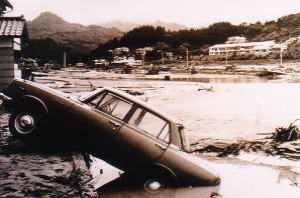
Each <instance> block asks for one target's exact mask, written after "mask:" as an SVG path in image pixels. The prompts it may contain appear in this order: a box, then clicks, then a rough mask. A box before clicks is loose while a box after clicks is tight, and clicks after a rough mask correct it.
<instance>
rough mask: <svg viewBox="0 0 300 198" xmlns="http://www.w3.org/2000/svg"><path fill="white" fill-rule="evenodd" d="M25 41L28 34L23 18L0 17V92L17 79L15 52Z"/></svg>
mask: <svg viewBox="0 0 300 198" xmlns="http://www.w3.org/2000/svg"><path fill="white" fill-rule="evenodd" d="M26 40H28V33H27V28H26V21H25V19H23V17H3V16H0V92H1V90H2V89H3V88H4V87H5V86H6V85H8V84H9V83H10V81H11V80H12V79H14V78H15V77H17V73H16V71H17V69H18V65H17V64H15V51H16V50H21V49H22V45H23V43H24V42H26Z"/></svg>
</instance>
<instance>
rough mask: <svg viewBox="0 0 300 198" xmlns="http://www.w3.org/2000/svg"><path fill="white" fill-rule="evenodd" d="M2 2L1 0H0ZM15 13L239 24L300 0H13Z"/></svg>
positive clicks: (288, 10) (290, 10)
mask: <svg viewBox="0 0 300 198" xmlns="http://www.w3.org/2000/svg"><path fill="white" fill-rule="evenodd" d="M0 1H1V0H0ZM9 2H10V3H11V4H12V5H13V6H14V10H13V12H11V13H9V14H7V15H6V16H20V15H24V17H25V19H26V20H28V21H30V20H33V19H34V18H36V17H37V16H38V15H39V14H40V13H42V12H45V11H50V12H52V13H55V14H57V15H58V16H60V17H62V18H63V19H64V20H66V21H68V22H72V23H80V24H83V25H90V24H97V23H102V22H105V21H112V20H121V21H130V22H136V23H140V24H142V23H150V22H153V21H156V20H161V21H164V22H171V23H179V24H183V25H186V26H189V27H204V26H208V25H210V24H213V23H215V22H221V21H228V22H231V23H232V24H235V25H238V24H241V23H243V22H246V23H255V22H257V21H260V22H265V21H270V20H274V19H277V18H279V17H282V16H285V15H288V14H295V13H299V12H300V0H9Z"/></svg>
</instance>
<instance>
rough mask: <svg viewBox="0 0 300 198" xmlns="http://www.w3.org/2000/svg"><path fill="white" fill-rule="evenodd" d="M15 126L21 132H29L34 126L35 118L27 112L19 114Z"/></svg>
mask: <svg viewBox="0 0 300 198" xmlns="http://www.w3.org/2000/svg"><path fill="white" fill-rule="evenodd" d="M15 128H16V129H17V131H18V132H19V133H21V134H28V133H31V132H32V130H33V129H34V128H35V119H34V118H33V117H32V116H31V115H28V114H20V115H18V116H17V117H16V120H15Z"/></svg>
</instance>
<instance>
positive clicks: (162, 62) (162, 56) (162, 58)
mask: <svg viewBox="0 0 300 198" xmlns="http://www.w3.org/2000/svg"><path fill="white" fill-rule="evenodd" d="M161 64H162V65H164V64H165V59H164V52H161Z"/></svg>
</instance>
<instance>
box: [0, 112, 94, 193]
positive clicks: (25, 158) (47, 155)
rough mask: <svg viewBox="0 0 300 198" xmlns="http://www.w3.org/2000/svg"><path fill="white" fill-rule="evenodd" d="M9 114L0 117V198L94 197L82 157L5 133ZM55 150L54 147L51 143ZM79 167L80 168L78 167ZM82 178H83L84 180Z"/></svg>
mask: <svg viewBox="0 0 300 198" xmlns="http://www.w3.org/2000/svg"><path fill="white" fill-rule="evenodd" d="M8 116H9V114H7V113H4V112H1V114H0V167H1V168H0V197H1V198H2V197H3V198H5V197H7V198H12V197H45V198H46V197H82V196H83V195H84V197H93V196H92V195H93V193H92V188H91V186H90V187H88V184H85V185H82V183H83V181H86V180H87V177H88V175H90V174H84V170H88V169H87V168H86V167H85V168H80V169H79V167H80V166H79V163H82V162H83V161H84V160H83V159H82V157H81V154H78V153H74V152H57V151H56V150H55V149H51V148H49V147H45V146H42V145H40V144H39V143H37V142H34V141H19V140H16V139H14V138H13V137H12V136H11V135H10V133H9V131H8V128H7V127H8V126H7V122H8ZM52 146H53V147H55V146H56V145H55V144H52ZM81 167H82V166H81ZM84 176H85V177H84Z"/></svg>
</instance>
